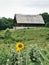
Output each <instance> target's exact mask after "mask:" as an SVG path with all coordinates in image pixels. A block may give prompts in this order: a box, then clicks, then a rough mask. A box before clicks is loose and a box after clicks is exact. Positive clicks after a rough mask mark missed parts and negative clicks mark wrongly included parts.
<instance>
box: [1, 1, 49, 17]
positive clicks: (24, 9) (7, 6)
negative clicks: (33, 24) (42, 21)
mask: <svg viewBox="0 0 49 65" xmlns="http://www.w3.org/2000/svg"><path fill="white" fill-rule="evenodd" d="M43 12H48V13H49V0H0V17H6V18H9V17H10V18H14V14H29V15H37V14H40V13H43Z"/></svg>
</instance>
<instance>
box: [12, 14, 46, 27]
mask: <svg viewBox="0 0 49 65" xmlns="http://www.w3.org/2000/svg"><path fill="white" fill-rule="evenodd" d="M13 24H14V26H15V27H32V26H44V25H45V23H44V20H43V18H42V16H41V15H22V14H15V15H14V23H13Z"/></svg>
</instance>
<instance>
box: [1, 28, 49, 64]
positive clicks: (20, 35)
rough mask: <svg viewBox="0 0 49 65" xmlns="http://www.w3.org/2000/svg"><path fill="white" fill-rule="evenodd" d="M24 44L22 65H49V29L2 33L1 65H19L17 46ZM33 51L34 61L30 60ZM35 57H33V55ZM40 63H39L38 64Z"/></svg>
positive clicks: (29, 29)
mask: <svg viewBox="0 0 49 65" xmlns="http://www.w3.org/2000/svg"><path fill="white" fill-rule="evenodd" d="M17 42H22V43H24V46H25V48H24V49H23V50H22V51H21V57H22V61H20V65H49V28H45V27H34V28H28V29H21V30H8V31H7V30H1V31H0V65H7V64H8V65H17V63H16V61H17V56H18V53H17V52H16V48H15V44H16V43H17ZM31 49H33V54H34V57H35V58H37V59H35V58H32V59H35V62H34V61H31V59H30V52H32V51H31ZM31 56H33V55H31ZM37 61H38V62H37Z"/></svg>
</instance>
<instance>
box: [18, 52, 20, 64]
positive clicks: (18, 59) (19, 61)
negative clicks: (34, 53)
mask: <svg viewBox="0 0 49 65" xmlns="http://www.w3.org/2000/svg"><path fill="white" fill-rule="evenodd" d="M18 65H20V52H18Z"/></svg>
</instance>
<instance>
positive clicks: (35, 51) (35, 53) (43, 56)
mask: <svg viewBox="0 0 49 65" xmlns="http://www.w3.org/2000/svg"><path fill="white" fill-rule="evenodd" d="M47 55H49V53H48V51H47V50H46V49H39V48H38V46H36V47H33V48H32V49H31V51H30V59H31V61H32V62H33V63H35V65H36V64H37V65H44V64H47V63H49V59H48V57H47ZM45 62H46V63H45Z"/></svg>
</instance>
